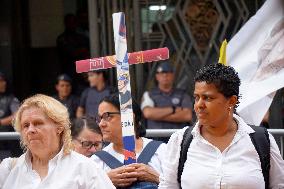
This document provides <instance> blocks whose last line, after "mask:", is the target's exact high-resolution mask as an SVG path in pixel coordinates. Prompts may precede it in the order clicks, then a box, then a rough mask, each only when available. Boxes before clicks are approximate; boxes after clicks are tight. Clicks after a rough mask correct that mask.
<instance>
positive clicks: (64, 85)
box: [53, 74, 79, 120]
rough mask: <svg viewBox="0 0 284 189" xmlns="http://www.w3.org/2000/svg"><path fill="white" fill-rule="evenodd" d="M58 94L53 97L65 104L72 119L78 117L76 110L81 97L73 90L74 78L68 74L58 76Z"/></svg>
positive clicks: (56, 87) (56, 86)
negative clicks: (73, 92) (74, 93)
mask: <svg viewBox="0 0 284 189" xmlns="http://www.w3.org/2000/svg"><path fill="white" fill-rule="evenodd" d="M55 89H56V91H57V94H56V95H54V96H53V97H54V98H55V99H56V100H58V101H59V102H61V103H62V104H64V105H65V106H66V107H67V109H68V112H69V117H70V119H71V120H73V119H74V118H76V111H77V108H78V106H79V98H78V97H77V96H75V95H73V94H71V92H72V79H71V78H70V77H69V76H68V75H67V74H61V75H59V76H58V77H57V83H56V85H55Z"/></svg>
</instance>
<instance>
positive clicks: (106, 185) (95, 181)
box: [84, 159, 115, 189]
mask: <svg viewBox="0 0 284 189" xmlns="http://www.w3.org/2000/svg"><path fill="white" fill-rule="evenodd" d="M90 160H91V159H90ZM84 174H86V178H88V179H87V180H86V183H87V185H86V188H94V189H95V188H99V189H115V186H114V185H113V184H112V182H111V180H110V178H109V177H108V176H107V174H106V172H105V171H103V170H102V169H101V168H100V167H98V166H97V165H96V163H95V162H94V161H92V160H91V162H89V164H88V168H87V169H86V171H85V172H84Z"/></svg>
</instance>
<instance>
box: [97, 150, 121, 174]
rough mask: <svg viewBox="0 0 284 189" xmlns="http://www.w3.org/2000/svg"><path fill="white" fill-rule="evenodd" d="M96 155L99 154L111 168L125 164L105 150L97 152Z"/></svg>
mask: <svg viewBox="0 0 284 189" xmlns="http://www.w3.org/2000/svg"><path fill="white" fill-rule="evenodd" d="M95 155H96V156H98V157H99V158H100V159H101V160H102V161H103V162H105V164H107V165H108V166H109V167H110V168H111V169H115V168H118V167H121V166H123V164H122V163H121V162H120V161H118V159H116V158H115V157H114V156H113V155H111V154H110V153H108V152H106V151H104V150H101V151H97V152H95Z"/></svg>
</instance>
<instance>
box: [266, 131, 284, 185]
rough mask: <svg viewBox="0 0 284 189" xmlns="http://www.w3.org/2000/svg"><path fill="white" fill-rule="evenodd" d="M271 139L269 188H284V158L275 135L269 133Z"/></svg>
mask: <svg viewBox="0 0 284 189" xmlns="http://www.w3.org/2000/svg"><path fill="white" fill-rule="evenodd" d="M269 139H270V166H271V167H270V171H269V188H272V189H278V188H284V160H283V159H282V157H281V154H280V152H279V148H278V146H277V144H276V142H275V139H274V137H273V136H272V135H271V134H270V133H269Z"/></svg>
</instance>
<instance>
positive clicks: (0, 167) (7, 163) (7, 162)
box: [0, 158, 12, 188]
mask: <svg viewBox="0 0 284 189" xmlns="http://www.w3.org/2000/svg"><path fill="white" fill-rule="evenodd" d="M11 163H12V158H6V159H4V160H3V161H2V162H1V164H0V173H1V174H0V188H2V187H3V185H4V183H5V181H6V178H7V177H8V175H9V174H10V172H11V169H12V167H11Z"/></svg>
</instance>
